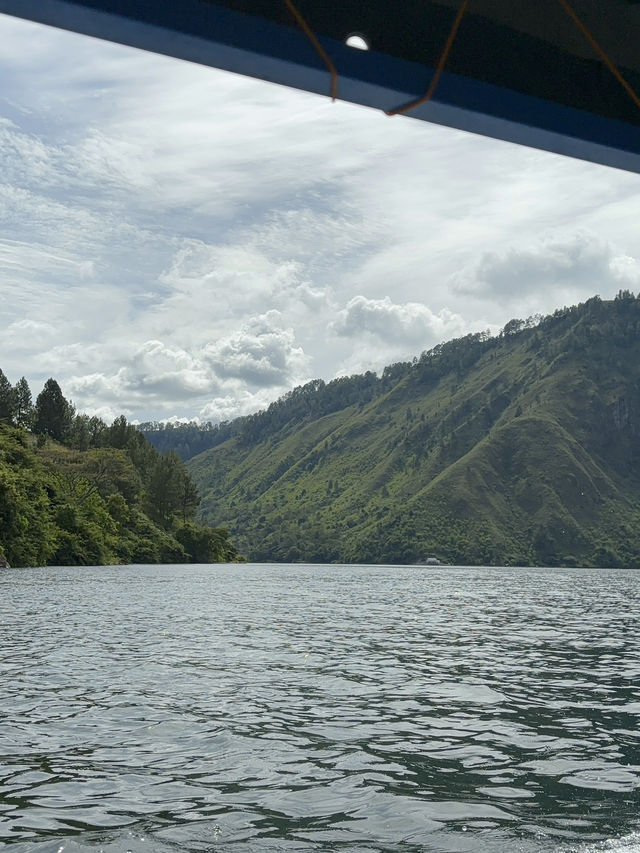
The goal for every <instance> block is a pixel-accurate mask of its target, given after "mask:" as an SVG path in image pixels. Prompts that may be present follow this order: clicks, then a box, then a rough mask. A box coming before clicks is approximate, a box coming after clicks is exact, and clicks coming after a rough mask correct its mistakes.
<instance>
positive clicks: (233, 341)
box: [203, 310, 308, 388]
mask: <svg viewBox="0 0 640 853" xmlns="http://www.w3.org/2000/svg"><path fill="white" fill-rule="evenodd" d="M280 322H281V315H280V312H279V311H275V310H271V311H268V312H267V313H266V314H262V315H261V316H259V317H254V318H252V319H251V320H250V321H249V322H248V323H246V324H244V325H243V326H242V327H241V328H240V329H239V330H238V331H237V332H236V333H235V334H233V335H231V336H229V337H227V338H225V339H223V340H222V341H219V342H217V343H216V344H210V345H209V346H207V347H205V350H204V354H203V355H204V358H205V359H206V360H207V362H208V363H209V364H210V365H211V366H212V368H213V370H214V371H215V373H216V374H217V375H218V376H220V377H222V378H223V379H239V380H242V381H243V382H245V383H246V384H247V385H248V386H253V387H254V388H268V387H274V386H275V387H279V388H286V387H287V386H288V385H290V384H292V383H296V382H297V381H301V380H303V379H304V378H306V377H307V371H308V361H307V358H306V356H305V354H304V351H303V349H302V348H301V347H297V346H295V334H294V331H293V329H291V328H283V327H282V326H281V325H280Z"/></svg>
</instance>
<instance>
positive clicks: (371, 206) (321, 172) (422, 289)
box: [0, 16, 640, 420]
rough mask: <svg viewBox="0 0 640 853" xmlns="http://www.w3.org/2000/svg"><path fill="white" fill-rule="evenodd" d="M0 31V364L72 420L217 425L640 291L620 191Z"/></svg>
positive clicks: (81, 46)
mask: <svg viewBox="0 0 640 853" xmlns="http://www.w3.org/2000/svg"><path fill="white" fill-rule="evenodd" d="M0 36H2V39H1V43H2V52H1V53H0V74H2V75H3V80H5V81H6V84H5V86H4V89H3V93H2V95H0V159H1V160H2V163H3V170H2V174H1V175H0V226H1V228H2V239H1V240H0V324H1V325H2V328H3V329H4V330H5V333H4V341H5V343H7V342H9V344H8V345H7V346H6V347H5V348H4V352H3V362H2V364H0V367H2V369H3V370H5V372H7V375H9V374H11V376H12V377H13V381H15V378H18V377H19V376H20V375H22V374H23V373H24V374H25V375H27V377H28V378H29V379H30V381H32V382H33V383H37V382H40V381H42V380H43V379H44V378H47V377H48V376H50V375H53V376H55V377H56V378H57V379H58V380H59V381H60V383H61V385H62V387H63V390H64V392H65V393H66V394H68V395H70V396H72V397H73V398H74V401H75V402H76V403H77V404H78V406H79V407H84V408H87V409H88V410H91V411H94V412H98V411H104V412H107V411H110V412H112V413H114V414H117V413H119V411H120V410H122V411H123V412H124V413H125V414H127V415H128V416H129V417H131V416H134V417H137V418H138V419H140V420H146V419H153V418H157V417H169V416H175V417H177V418H183V417H191V416H195V415H198V416H200V417H204V418H205V419H206V418H207V417H212V418H214V419H216V420H217V419H219V418H220V417H223V418H224V417H232V416H234V415H235V414H240V413H246V412H248V411H252V410H253V409H255V408H257V407H259V406H262V405H266V404H267V403H268V402H269V401H270V400H271V399H273V398H274V397H275V396H277V395H278V394H280V393H282V392H284V391H285V390H287V389H288V388H289V387H291V386H292V385H294V384H297V383H299V382H302V381H304V380H306V379H307V378H311V377H314V376H321V377H322V378H325V379H328V378H331V377H332V376H334V375H336V374H337V373H339V372H342V373H344V372H353V371H355V370H366V369H379V368H381V367H383V366H384V365H385V363H389V362H391V361H394V360H398V359H406V358H410V357H411V356H412V355H414V354H418V353H419V352H420V350H422V349H424V348H427V347H429V346H431V345H432V344H433V343H436V342H438V341H440V340H444V339H447V338H449V337H451V336H454V335H457V334H463V333H466V332H468V331H475V330H478V329H483V328H487V327H488V326H491V327H496V326H498V327H499V326H502V325H504V323H505V322H506V321H507V320H508V319H509V318H510V317H511V316H513V315H514V314H517V315H518V316H526V315H527V314H532V313H535V312H541V313H547V312H549V311H552V310H553V309H554V308H555V307H557V306H558V305H559V304H564V303H567V304H568V303H569V302H571V301H575V299H582V298H586V297H588V296H590V295H592V294H593V293H594V292H596V291H598V292H600V293H601V294H602V295H603V296H606V295H612V294H613V293H615V292H616V290H617V289H619V288H620V287H629V288H630V289H638V288H640V272H639V270H640V266H639V261H638V254H637V234H636V232H637V225H636V223H637V220H638V211H639V209H640V177H639V176H636V175H628V174H625V173H620V172H615V171H614V170H611V169H603V168H601V167H597V166H593V165H591V164H586V163H579V162H576V161H571V160H568V159H566V158H562V157H555V156H553V155H547V154H543V153H540V152H536V151H530V150H527V149H525V148H521V147H518V146H512V145H508V144H506V143H499V142H494V141H492V140H488V139H482V138H481V137H476V136H472V135H470V134H465V133H461V132H454V131H450V130H448V129H446V128H442V127H432V126H429V125H427V124H424V123H422V122H416V121H412V120H409V119H407V120H404V119H387V118H386V117H385V116H383V115H381V114H379V113H375V112H373V111H370V110H365V109H362V108H357V107H352V106H350V105H347V104H342V103H336V104H332V103H331V102H330V101H329V99H327V98H321V97H317V96H312V95H308V94H305V93H301V92H297V91H293V90H288V89H286V88H284V87H278V86H270V85H268V84H265V83H262V82H260V81H255V80H250V79H247V78H242V77H239V76H236V75H230V74H224V73H221V72H217V71H215V70H213V69H210V68H203V67H198V66H195V65H191V64H189V63H183V62H178V61H175V60H171V59H167V58H165V57H160V56H154V55H151V54H146V53H144V52H142V51H134V50H130V49H128V48H125V47H122V46H118V45H113V44H108V43H104V42H99V41H95V40H90V39H84V38H82V37H79V36H76V35H73V34H70V33H65V32H61V31H56V30H54V29H50V28H45V27H38V26H35V25H31V24H28V23H27V22H24V21H18V20H16V19H13V18H7V17H3V16H0ZM549 235H553V236H549ZM593 235H597V239H595V238H594V237H593ZM390 294H391V295H392V296H391V297H390ZM21 324H22V325H21ZM34 388H35V385H34Z"/></svg>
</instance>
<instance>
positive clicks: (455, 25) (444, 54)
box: [287, 0, 562, 116]
mask: <svg viewBox="0 0 640 853" xmlns="http://www.w3.org/2000/svg"><path fill="white" fill-rule="evenodd" d="M287 2H288V0H287ZM561 2H562V0H561ZM468 5H469V0H462V5H461V6H460V8H459V9H458V14H457V15H456V18H455V20H454V22H453V26H452V27H451V32H450V33H449V37H448V38H447V42H446V44H445V46H444V50H443V51H442V56H441V57H440V59H439V61H438V64H437V66H436V70H435V72H434V75H433V77H432V78H431V84H430V85H429V88H428V89H427V92H426V94H424V95H423V96H422V97H421V98H417V99H416V100H415V101H411V102H410V103H408V104H405V105H404V106H403V107H398V108H397V109H395V110H385V112H386V114H387V115H388V116H397V115H403V114H404V113H408V112H409V111H410V110H414V109H415V108H416V107H419V106H421V105H422V104H426V103H427V101H430V100H431V98H432V97H433V94H434V92H435V91H436V88H437V86H438V83H439V81H440V76H441V75H442V72H443V70H444V66H445V65H446V64H447V59H448V58H449V54H450V53H451V48H452V47H453V42H454V41H455V38H456V35H457V33H458V27H459V26H460V22H461V21H462V19H463V17H464V13H465V12H466V11H467V6H468Z"/></svg>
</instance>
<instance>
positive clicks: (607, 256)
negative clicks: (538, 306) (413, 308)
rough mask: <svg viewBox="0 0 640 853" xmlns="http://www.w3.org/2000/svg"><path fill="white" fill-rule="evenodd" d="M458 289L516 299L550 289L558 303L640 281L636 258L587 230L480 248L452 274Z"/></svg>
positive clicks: (469, 293) (632, 284) (507, 300)
mask: <svg viewBox="0 0 640 853" xmlns="http://www.w3.org/2000/svg"><path fill="white" fill-rule="evenodd" d="M451 282H452V285H453V289H454V290H455V291H456V292H457V293H460V294H464V295H469V296H475V297H478V296H482V297H490V298H492V299H498V300H501V301H506V302H516V301H519V300H521V299H522V297H523V295H525V296H530V295H531V294H532V293H534V294H537V295H540V294H541V293H548V292H552V293H554V294H556V295H557V297H558V302H562V301H563V300H566V299H567V298H573V299H579V298H581V297H583V296H589V295H592V294H594V293H599V294H602V295H603V296H611V295H613V294H614V293H615V292H616V290H618V289H619V288H620V287H631V286H634V285H635V286H637V285H638V284H640V262H639V261H638V259H636V258H633V257H631V256H629V255H623V254H616V250H615V249H614V247H613V246H612V245H611V244H610V243H609V242H607V241H604V240H601V239H599V238H597V237H596V236H595V235H593V234H586V233H580V234H573V235H569V236H565V237H559V238H549V239H546V240H542V241H539V242H537V243H534V244H533V245H529V246H519V247H513V248H509V249H507V250H506V251H504V252H500V253H498V252H485V253H483V255H482V256H481V257H480V259H479V260H478V261H477V263H475V264H473V265H470V266H469V267H467V268H466V269H463V270H462V271H461V272H460V273H456V274H454V275H453V276H452V278H451Z"/></svg>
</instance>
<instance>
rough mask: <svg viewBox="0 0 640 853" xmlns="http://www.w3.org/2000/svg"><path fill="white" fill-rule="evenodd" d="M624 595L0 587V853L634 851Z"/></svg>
mask: <svg viewBox="0 0 640 853" xmlns="http://www.w3.org/2000/svg"><path fill="white" fill-rule="evenodd" d="M638 590H639V587H638V575H637V573H634V572H621V571H568V570H557V571H555V572H551V571H547V570H530V569H527V570H513V569H512V570H499V569H416V568H406V567H405V568H401V567H375V568H374V567H346V566H330V567H328V566H318V567H300V566H210V567H202V566H199V567H193V566H189V567H186V566H173V567H171V566H169V567H168V566H162V567H158V566H153V567H152V566H149V567H140V566H136V567H115V568H104V569H55V570H53V569H38V570H12V571H6V572H3V573H1V574H0V600H1V601H2V602H3V605H2V607H3V615H2V621H1V624H0V649H1V652H2V653H1V656H0V846H11V848H12V850H13V851H14V853H27V851H34V853H48V851H55V853H63V851H66V853H74V851H86V850H92V851H96V850H104V851H105V853H125V851H141V852H142V851H147V850H153V851H175V850H184V851H194V853H195V851H205V850H206V851H211V850H220V851H225V850H228V851H238V853H250V851H254V850H255V851H260V853H264V851H276V850H277V851H305V852H306V851H316V850H319V851H320V850H321V851H330V850H336V851H344V853H358V851H380V853H382V851H394V853H417V851H440V853H465V851H472V850H473V851H477V850H481V851H488V853H494V851H495V853H497V851H507V850H509V851H516V852H517V851H520V853H538V851H543V850H544V851H548V850H558V851H560V850H561V851H565V853H570V852H571V851H580V853H596V851H607V850H610V851H619V853H632V851H636V853H637V851H638V850H640V843H639V837H638V835H637V832H638V829H639V828H640V819H639V817H638V813H639V805H640V726H639V725H638V723H639V718H640V687H639V685H640V632H639V631H638V628H639V625H638V621H639V620H638V614H639V613H640V606H639V605H640V602H639V598H640V594H639V591H638ZM634 833H635V834H634Z"/></svg>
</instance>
